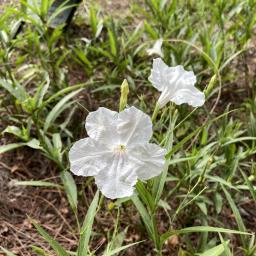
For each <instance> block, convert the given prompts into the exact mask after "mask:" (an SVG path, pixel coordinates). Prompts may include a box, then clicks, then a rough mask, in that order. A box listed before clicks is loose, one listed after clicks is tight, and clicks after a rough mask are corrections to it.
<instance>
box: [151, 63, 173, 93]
mask: <svg viewBox="0 0 256 256" xmlns="http://www.w3.org/2000/svg"><path fill="white" fill-rule="evenodd" d="M168 68H169V67H168V66H167V65H166V64H165V63H164V62H163V60H162V59H161V58H156V59H153V68H152V69H151V74H150V76H149V78H148V80H149V81H150V82H151V83H152V85H153V86H154V87H155V88H156V89H158V90H159V91H162V90H163V89H164V87H165V86H166V81H165V78H164V75H166V74H168Z"/></svg>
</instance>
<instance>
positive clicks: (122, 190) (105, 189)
mask: <svg viewBox="0 0 256 256" xmlns="http://www.w3.org/2000/svg"><path fill="white" fill-rule="evenodd" d="M136 181H137V175H136V173H135V172H134V170H133V168H132V165H131V164H130V163H129V162H128V161H127V156H126V154H122V153H120V154H115V155H114V157H113V161H112V164H111V165H110V166H108V169H106V170H102V171H101V172H100V173H98V175H96V176H95V182H96V184H97V186H98V188H99V190H100V191H101V192H102V194H103V195H104V196H106V197H108V198H110V199H116V198H122V197H129V196H131V195H132V194H133V191H134V188H133V186H134V185H135V184H136Z"/></svg>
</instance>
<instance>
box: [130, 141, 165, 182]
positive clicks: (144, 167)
mask: <svg viewBox="0 0 256 256" xmlns="http://www.w3.org/2000/svg"><path fill="white" fill-rule="evenodd" d="M165 154H166V150H165V149H163V148H161V147H159V146H158V145H156V144H153V143H145V144H141V145H137V146H136V147H135V148H133V149H132V150H131V151H130V156H129V158H130V161H131V162H132V163H133V164H134V169H135V170H136V174H137V176H138V178H139V179H141V180H148V179H151V178H153V177H155V176H158V175H159V174H160V173H161V172H162V171H163V167H164V163H165V158H164V156H165Z"/></svg>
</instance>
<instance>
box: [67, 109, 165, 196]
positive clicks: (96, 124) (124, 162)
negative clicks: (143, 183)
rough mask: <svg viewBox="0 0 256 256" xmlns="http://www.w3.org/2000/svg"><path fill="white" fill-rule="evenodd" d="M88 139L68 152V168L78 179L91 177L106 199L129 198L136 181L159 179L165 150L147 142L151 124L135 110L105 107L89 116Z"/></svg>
mask: <svg viewBox="0 0 256 256" xmlns="http://www.w3.org/2000/svg"><path fill="white" fill-rule="evenodd" d="M85 127H86V130H87V133H88V135H89V137H88V138H85V139H81V140H79V141H77V142H76V143H75V144H74V145H73V147H72V148H71V150H70V152H69V160H70V165H71V167H70V169H71V171H72V172H73V173H74V174H76V175H80V176H94V177H95V182H96V184H97V186H98V188H99V190H100V191H101V192H102V194H103V195H105V196H106V197H108V198H111V199H115V198H122V197H127V196H131V195H132V194H133V191H134V185H135V184H136V182H137V179H141V180H148V179H151V178H152V177H155V176H158V175H159V174H160V173H161V172H162V170H163V166H164V155H165V154H166V150H165V149H162V148H161V147H159V146H158V145H156V144H153V143H149V142H148V141H149V139H150V138H151V136H152V122H151V119H150V117H149V116H148V115H146V114H144V113H143V112H142V111H140V110H138V109H137V108H135V107H131V108H127V109H125V110H124V111H122V112H120V113H117V112H114V111H111V110H109V109H106V108H99V109H98V110H96V111H94V112H91V113H89V115H88V116H87V118H86V124H85Z"/></svg>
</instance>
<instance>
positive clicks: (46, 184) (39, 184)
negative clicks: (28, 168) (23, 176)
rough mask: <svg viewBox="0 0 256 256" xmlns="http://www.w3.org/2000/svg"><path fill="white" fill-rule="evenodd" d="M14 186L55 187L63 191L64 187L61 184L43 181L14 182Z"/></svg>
mask: <svg viewBox="0 0 256 256" xmlns="http://www.w3.org/2000/svg"><path fill="white" fill-rule="evenodd" d="M13 185H14V186H33V187H54V188H60V189H63V187H62V186H61V185H59V184H56V183H52V182H48V181H41V180H27V181H16V180H15V181H14V182H13Z"/></svg>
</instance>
